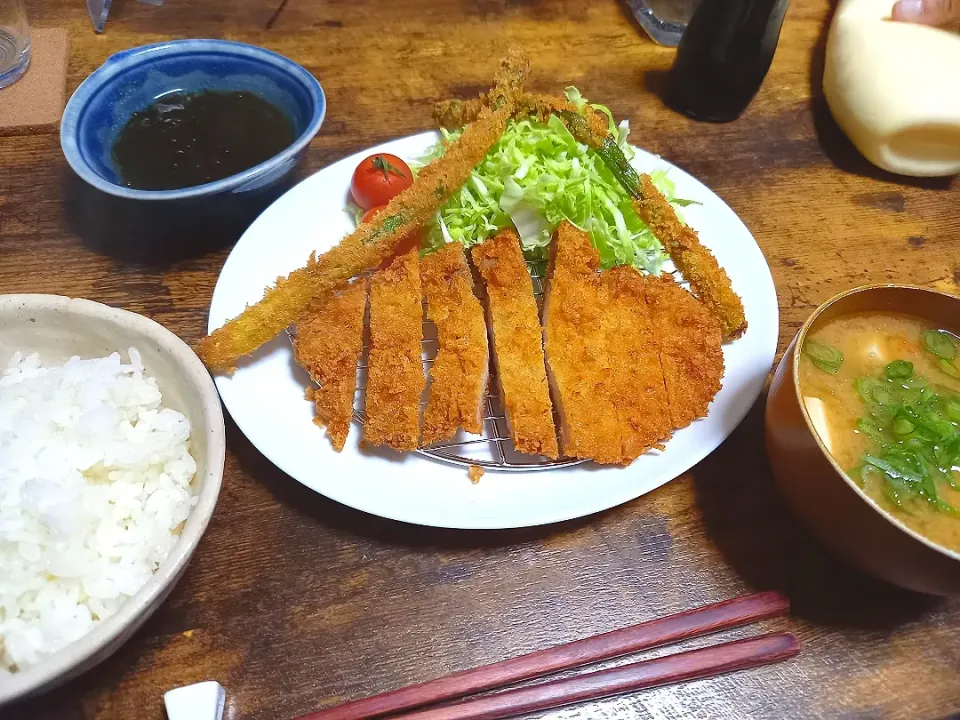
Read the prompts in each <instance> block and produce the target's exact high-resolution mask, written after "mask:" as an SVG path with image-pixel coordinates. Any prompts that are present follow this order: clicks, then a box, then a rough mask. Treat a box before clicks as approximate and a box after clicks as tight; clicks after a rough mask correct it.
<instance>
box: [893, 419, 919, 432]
mask: <svg viewBox="0 0 960 720" xmlns="http://www.w3.org/2000/svg"><path fill="white" fill-rule="evenodd" d="M916 429H917V426H916V425H914V424H913V423H912V422H910V421H909V420H907V419H906V418H897V419H896V420H894V421H893V432H894V433H896V434H897V435H909V434H910V433H912V432H913V431H914V430H916Z"/></svg>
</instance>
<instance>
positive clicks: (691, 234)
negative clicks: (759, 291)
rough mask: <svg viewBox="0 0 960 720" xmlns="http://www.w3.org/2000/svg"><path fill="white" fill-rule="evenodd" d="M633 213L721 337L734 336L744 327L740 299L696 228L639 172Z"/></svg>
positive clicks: (745, 319) (743, 331) (745, 327)
mask: <svg viewBox="0 0 960 720" xmlns="http://www.w3.org/2000/svg"><path fill="white" fill-rule="evenodd" d="M633 208H634V210H636V211H637V215H639V216H640V219H641V220H643V221H644V222H645V223H646V224H647V225H648V226H649V227H650V229H651V230H652V231H653V234H654V235H655V236H656V238H657V240H659V241H660V242H661V243H663V247H664V249H665V250H666V251H667V252H668V253H669V254H670V259H671V260H673V263H674V265H676V266H677V270H679V271H680V273H681V274H682V275H683V277H684V279H685V280H687V281H688V282H689V283H690V289H691V290H693V293H694V294H695V295H696V296H697V297H698V298H699V299H700V302H702V303H703V304H704V305H706V306H707V308H708V309H709V310H710V311H711V312H712V313H713V314H714V315H715V316H716V317H717V319H718V320H719V321H720V330H721V332H722V333H723V336H724V337H728V338H738V337H740V336H741V335H743V333H745V332H746V330H747V317H746V315H745V314H744V312H743V301H742V300H741V299H740V296H739V295H737V293H735V292H734V290H733V286H732V285H731V283H730V277H729V276H728V275H727V273H726V271H725V270H724V269H723V268H722V267H720V264H719V263H718V262H717V258H715V257H714V255H713V253H712V252H710V251H709V250H708V249H707V248H706V247H704V246H703V244H702V243H701V242H700V238H699V237H697V233H696V231H695V230H694V229H693V228H691V227H689V226H687V225H684V224H683V223H681V222H680V220H679V218H677V213H676V211H675V210H674V209H673V206H672V205H670V202H669V201H668V200H667V199H666V198H665V197H664V196H663V194H662V193H661V192H660V191H659V190H657V188H656V186H655V185H654V184H653V181H652V180H651V179H650V176H649V175H641V176H640V197H639V198H638V199H635V200H634V201H633Z"/></svg>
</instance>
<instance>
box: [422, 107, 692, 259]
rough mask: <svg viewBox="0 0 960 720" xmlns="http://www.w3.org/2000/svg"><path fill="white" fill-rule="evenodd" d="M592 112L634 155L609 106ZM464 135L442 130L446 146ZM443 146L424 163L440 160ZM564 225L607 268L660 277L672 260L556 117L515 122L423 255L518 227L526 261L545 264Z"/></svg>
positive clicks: (452, 204) (450, 205) (446, 210)
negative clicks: (583, 237)
mask: <svg viewBox="0 0 960 720" xmlns="http://www.w3.org/2000/svg"><path fill="white" fill-rule="evenodd" d="M567 97H568V99H569V100H570V101H571V102H572V103H574V104H576V105H577V106H578V107H583V106H584V105H585V104H586V101H585V100H584V99H583V97H582V96H581V95H580V93H579V91H577V90H576V88H568V89H567ZM591 107H593V108H595V109H597V110H600V111H601V112H603V113H604V114H606V115H607V117H608V118H610V131H611V133H612V134H614V135H615V136H616V138H617V142H618V144H619V145H620V147H621V149H622V150H623V152H624V154H625V155H626V156H627V157H628V158H631V157H633V150H632V148H631V147H630V145H629V144H628V143H627V135H628V133H629V131H630V130H629V125H628V124H627V122H626V121H623V122H622V123H620V125H619V126H617V125H615V124H614V120H613V116H612V114H611V113H610V111H609V110H608V109H607V108H605V107H603V106H600V105H592V106H591ZM459 134H460V133H459V132H458V131H454V132H449V131H443V135H444V138H443V140H444V142H449V141H451V140H454V139H456V138H457V137H458V136H459ZM444 142H441V143H439V144H438V145H437V146H435V147H434V148H433V149H432V150H431V151H430V152H429V153H428V155H427V156H426V157H424V158H422V159H421V162H422V163H426V162H428V161H429V160H430V159H432V158H434V157H437V156H439V155H442V154H443V151H444V148H445V145H444ZM651 178H652V180H653V182H654V184H655V185H656V186H657V187H658V188H659V189H660V191H661V192H663V193H664V195H666V197H667V198H668V199H670V200H671V202H674V203H675V204H676V205H678V206H683V205H689V204H690V201H677V200H675V199H674V190H675V188H674V184H673V182H672V181H671V180H670V179H669V178H667V176H666V172H665V171H663V170H659V171H655V172H653V173H652V174H651ZM563 220H569V221H570V222H571V223H573V224H574V225H576V226H577V227H579V228H581V229H582V230H586V231H587V232H589V233H590V236H591V239H592V240H593V244H594V245H595V246H596V248H597V250H598V251H599V253H600V259H601V263H602V265H603V267H604V268H609V267H612V266H614V265H633V266H635V267H637V268H639V269H643V270H645V271H647V272H649V273H653V274H659V272H660V270H661V268H662V266H663V264H664V262H665V261H666V260H667V255H666V253H665V252H664V250H663V247H662V246H661V245H660V242H659V241H658V240H657V239H656V238H655V237H654V235H653V233H652V232H651V231H650V229H649V228H648V227H647V226H646V225H645V224H644V223H643V221H641V220H640V218H639V217H637V214H636V212H634V210H633V208H632V207H631V206H630V198H629V196H628V195H627V193H626V191H625V190H624V189H623V188H622V187H621V186H620V184H619V183H618V182H617V181H616V179H615V178H614V177H613V175H612V174H611V173H610V171H609V170H608V169H607V167H606V166H605V165H604V163H603V161H602V160H601V159H600V157H599V156H598V155H596V153H594V152H593V151H592V150H590V149H589V148H588V147H587V146H586V145H581V144H580V143H578V142H577V141H576V140H575V139H574V137H573V135H571V134H570V131H569V130H567V128H566V127H565V126H564V124H563V123H562V122H561V121H560V119H559V118H557V117H556V116H551V117H550V119H549V120H548V121H547V122H546V123H544V122H540V121H537V120H531V119H523V120H515V121H512V122H511V123H510V124H509V125H508V126H507V130H506V132H505V133H504V134H503V137H502V138H501V139H500V140H499V141H498V142H497V143H496V145H494V146H493V147H492V148H491V149H490V152H489V153H487V156H486V157H485V158H484V159H483V161H482V162H481V163H480V165H479V166H477V168H475V169H474V171H473V173H472V175H471V177H470V180H469V181H468V182H467V183H466V184H465V185H464V186H463V187H462V188H461V189H460V190H459V191H458V192H457V193H455V194H454V195H453V197H451V198H450V200H449V201H448V202H447V204H446V206H445V207H443V208H442V209H441V210H440V211H439V212H438V213H437V215H436V217H435V220H434V222H433V223H431V224H430V226H429V227H428V228H427V232H425V233H424V246H425V249H426V250H430V249H436V248H439V247H442V246H443V244H444V243H447V242H461V243H463V244H464V245H466V246H470V245H474V244H477V243H480V242H483V241H484V240H486V239H487V238H488V237H491V236H492V235H494V234H496V232H497V231H499V230H501V229H502V228H505V227H508V226H511V225H513V226H515V227H516V228H517V231H518V233H519V235H520V238H521V244H522V246H523V250H524V255H525V256H526V258H527V259H528V260H529V261H531V262H538V261H543V260H545V259H546V257H547V252H548V248H549V245H550V237H551V235H552V233H553V231H554V230H555V229H556V227H557V225H559V224H560V223H561V222H562V221H563Z"/></svg>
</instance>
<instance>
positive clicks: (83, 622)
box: [0, 348, 197, 674]
mask: <svg viewBox="0 0 960 720" xmlns="http://www.w3.org/2000/svg"><path fill="white" fill-rule="evenodd" d="M128 352H129V358H130V363H129V364H123V363H122V362H121V360H120V354H119V353H114V354H112V355H110V356H109V357H105V358H98V359H94V360H81V359H79V358H76V357H74V358H72V359H70V360H69V361H68V362H67V363H66V364H65V365H63V366H57V367H43V366H42V365H41V364H40V358H39V357H38V356H37V355H29V356H27V357H23V356H22V355H21V353H19V352H17V353H14V355H13V358H12V359H11V360H10V362H9V363H8V365H7V367H6V370H4V372H3V376H2V377H0V674H2V673H3V671H17V670H22V669H24V668H27V667H29V666H31V665H34V664H36V663H38V662H41V661H42V660H43V659H44V658H45V657H47V656H49V655H51V654H52V653H55V652H57V651H58V650H60V649H61V648H63V647H64V646H66V645H68V644H69V643H71V642H73V641H74V640H76V639H78V638H79V637H81V636H82V635H83V634H85V633H87V632H89V631H90V630H91V629H92V628H93V627H94V626H95V625H96V624H97V623H98V622H99V621H101V620H104V619H106V618H108V617H110V615H112V614H113V613H115V612H116V611H117V609H118V608H119V607H120V606H121V605H122V604H123V603H124V602H125V601H126V600H127V598H129V597H130V596H131V595H133V594H134V593H136V592H137V590H139V589H140V588H141V587H143V585H144V583H146V582H147V580H149V579H150V576H151V575H152V574H153V573H154V572H155V571H156V569H157V567H159V565H160V563H161V562H163V560H164V558H166V557H167V554H168V553H169V552H170V549H171V548H172V547H173V545H174V544H175V543H176V541H177V537H178V534H179V532H180V529H181V526H182V523H183V522H184V520H186V518H187V515H188V514H189V513H190V509H191V508H192V507H193V505H194V504H195V503H196V497H195V495H194V493H193V490H192V488H191V481H192V480H193V477H194V474H195V473H196V469H197V465H196V462H195V461H194V459H193V458H192V457H191V456H190V453H189V451H188V440H189V437H190V423H189V421H188V420H187V418H186V417H184V416H183V415H182V414H181V413H179V412H176V411H175V410H171V409H169V408H164V407H162V406H161V396H160V390H159V389H158V388H157V383H156V381H155V380H154V379H153V378H152V377H145V376H144V374H143V364H142V361H141V358H140V354H139V353H138V352H137V351H136V350H135V349H133V348H131V349H130V350H129V351H128Z"/></svg>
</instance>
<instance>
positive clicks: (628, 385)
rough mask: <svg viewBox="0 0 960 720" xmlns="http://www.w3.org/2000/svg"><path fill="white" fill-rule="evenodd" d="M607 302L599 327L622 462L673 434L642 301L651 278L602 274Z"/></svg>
mask: <svg viewBox="0 0 960 720" xmlns="http://www.w3.org/2000/svg"><path fill="white" fill-rule="evenodd" d="M602 278H603V284H604V286H605V288H606V289H607V298H608V304H607V306H606V311H605V312H604V327H605V330H606V333H607V335H608V336H609V337H612V338H615V340H614V341H613V342H611V345H610V354H611V362H612V371H613V372H612V376H613V381H612V386H613V404H614V406H615V407H616V408H617V420H618V421H619V424H620V439H621V445H622V450H621V451H622V454H623V461H624V463H631V462H633V461H634V460H636V459H637V458H638V457H640V455H642V454H643V453H645V452H646V451H647V450H650V449H651V448H655V447H662V444H663V443H664V442H666V441H667V440H668V439H669V438H670V436H671V435H672V434H673V422H672V421H671V418H670V408H669V404H668V402H667V390H666V386H665V384H664V380H663V370H662V369H661V367H660V343H659V341H658V339H657V334H656V332H654V329H653V322H652V319H651V316H650V309H649V307H648V306H647V301H646V287H647V284H648V283H650V282H654V281H653V280H651V279H650V278H648V277H645V276H643V275H641V274H640V273H638V272H637V271H636V270H634V269H633V268H632V267H625V266H621V267H616V268H613V269H612V270H608V271H606V272H604V273H603V275H602Z"/></svg>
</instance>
